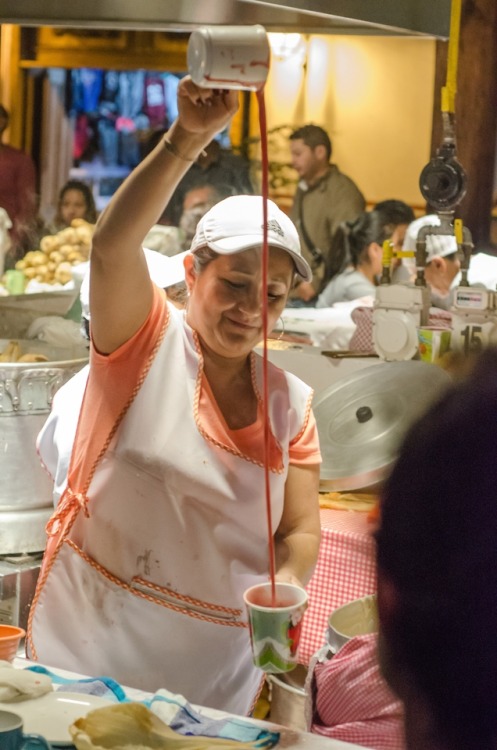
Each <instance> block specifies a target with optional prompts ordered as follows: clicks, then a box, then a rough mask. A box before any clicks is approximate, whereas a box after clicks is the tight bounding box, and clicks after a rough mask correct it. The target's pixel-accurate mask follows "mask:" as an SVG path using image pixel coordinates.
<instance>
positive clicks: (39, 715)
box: [0, 656, 361, 750]
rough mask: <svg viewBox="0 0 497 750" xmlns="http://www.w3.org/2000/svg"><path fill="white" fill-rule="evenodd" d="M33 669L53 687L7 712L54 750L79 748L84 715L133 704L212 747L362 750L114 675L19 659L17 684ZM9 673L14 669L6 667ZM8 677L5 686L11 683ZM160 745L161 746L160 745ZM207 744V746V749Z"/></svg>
mask: <svg viewBox="0 0 497 750" xmlns="http://www.w3.org/2000/svg"><path fill="white" fill-rule="evenodd" d="M21 670H28V671H29V672H33V671H34V673H35V674H37V675H39V676H40V677H41V676H43V677H42V679H43V680H44V681H45V682H46V678H47V677H48V678H49V679H50V681H51V685H48V686H47V688H46V691H45V692H44V694H42V695H38V697H36V698H30V697H29V696H28V695H24V696H22V695H21V696H19V695H18V696H17V697H16V699H15V701H12V700H11V701H7V702H4V703H0V708H1V709H2V710H8V711H12V712H13V713H17V714H18V715H20V716H21V717H22V719H23V721H24V732H33V733H39V734H44V736H45V737H46V739H47V740H48V741H49V742H50V744H51V745H52V747H73V745H72V744H71V735H70V733H69V726H70V725H72V724H73V723H74V722H75V721H76V720H78V724H79V723H80V722H79V719H80V717H83V716H85V715H86V714H88V712H89V711H91V710H94V709H96V708H104V707H106V706H111V705H116V704H120V705H122V706H126V705H128V706H129V705H130V701H132V702H138V703H140V704H142V705H143V706H145V707H147V708H148V709H149V710H150V711H152V713H153V714H154V715H155V716H158V717H159V718H160V719H162V721H164V722H165V723H166V724H167V725H168V726H170V727H172V728H173V729H175V731H176V732H178V733H179V734H182V735H184V736H186V735H190V736H191V735H193V734H195V735H201V736H202V737H205V736H208V737H210V738H211V740H210V742H209V741H208V742H209V745H212V746H215V744H216V743H215V738H219V739H224V740H226V739H232V740H235V742H234V743H233V747H234V748H236V745H237V742H241V743H243V744H240V747H242V748H244V750H246V749H247V748H249V747H253V748H254V749H255V748H271V747H285V748H292V750H361V748H360V746H359V745H353V744H349V743H345V742H340V741H337V740H332V739H326V738H323V737H320V736H318V735H313V734H310V733H308V732H298V731H295V730H291V729H287V728H285V727H282V726H279V725H277V724H272V723H269V722H266V721H261V720H256V719H249V718H247V717H241V716H233V715H231V714H227V713H225V712H223V711H219V710H215V709H210V708H206V707H200V706H190V705H189V704H187V703H186V701H185V699H184V698H183V697H182V696H178V695H173V694H172V693H169V692H168V691H167V690H165V689H163V690H159V691H157V692H156V693H153V694H152V693H146V692H144V691H141V690H136V689H134V688H127V687H123V686H121V685H118V684H117V683H115V682H114V681H113V680H110V679H109V678H108V677H102V676H94V677H87V676H86V677H85V676H84V675H79V674H75V673H73V672H67V671H66V670H62V669H55V668H51V667H47V666H42V665H39V664H37V663H34V662H30V661H28V660H27V659H25V658H23V657H21V656H18V657H17V658H16V659H15V660H14V662H13V665H12V672H13V673H14V672H15V673H16V674H15V676H13V680H12V681H13V682H17V684H19V682H20V680H19V672H20V671H21ZM4 672H5V673H7V678H8V672H9V669H8V668H5V669H4ZM7 678H6V677H5V676H4V678H3V683H5V681H6V680H7V682H8V679H7ZM221 744H222V743H221ZM154 746H155V747H158V746H160V745H154ZM206 746H207V745H206Z"/></svg>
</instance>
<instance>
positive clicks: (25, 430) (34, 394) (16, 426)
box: [0, 339, 88, 628]
mask: <svg viewBox="0 0 497 750" xmlns="http://www.w3.org/2000/svg"><path fill="white" fill-rule="evenodd" d="M8 344H9V340H7V339H5V340H0V352H2V351H4V350H5V348H6V345H8ZM19 346H20V351H21V352H22V353H23V354H28V353H37V354H43V355H44V356H46V357H47V361H46V362H29V363H28V362H0V623H3V624H9V625H18V626H20V627H24V628H25V626H26V623H27V616H28V612H29V606H30V604H31V600H32V597H33V594H34V590H35V587H36V581H37V579H38V574H39V571H40V565H41V558H42V555H43V550H44V548H45V541H46V535H45V525H46V523H47V521H48V519H49V518H50V516H51V514H52V511H53V503H52V481H51V479H50V477H49V476H48V473H47V472H46V471H45V470H44V469H43V468H42V466H41V463H40V459H39V457H38V455H37V453H36V437H37V435H38V433H39V431H40V429H41V427H42V425H43V423H44V422H45V419H46V417H47V414H48V412H49V411H50V407H51V403H52V399H53V396H54V394H55V392H56V391H57V390H58V388H60V386H61V385H63V383H65V382H66V381H67V380H68V379H69V378H70V377H72V375H74V374H75V373H76V372H78V370H80V369H81V368H82V367H83V366H84V365H85V364H86V362H87V361H88V355H87V350H86V347H85V345H84V344H83V343H82V345H81V348H78V347H74V348H73V349H61V348H57V347H51V346H48V345H47V344H45V343H43V342H41V341H33V340H19Z"/></svg>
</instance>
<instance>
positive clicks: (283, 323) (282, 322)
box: [276, 315, 285, 341]
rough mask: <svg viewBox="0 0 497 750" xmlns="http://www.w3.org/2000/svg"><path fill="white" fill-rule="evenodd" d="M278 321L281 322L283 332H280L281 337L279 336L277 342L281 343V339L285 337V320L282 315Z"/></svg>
mask: <svg viewBox="0 0 497 750" xmlns="http://www.w3.org/2000/svg"><path fill="white" fill-rule="evenodd" d="M278 320H281V326H280V328H281V329H282V330H281V331H280V335H279V336H278V338H277V339H276V341H281V339H282V338H283V336H284V335H285V318H282V317H281V315H280V317H279V318H278Z"/></svg>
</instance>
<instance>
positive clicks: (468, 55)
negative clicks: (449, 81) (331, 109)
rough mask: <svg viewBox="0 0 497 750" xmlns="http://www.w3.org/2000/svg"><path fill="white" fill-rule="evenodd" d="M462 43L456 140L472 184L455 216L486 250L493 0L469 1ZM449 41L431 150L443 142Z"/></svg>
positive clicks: (494, 67)
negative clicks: (442, 107)
mask: <svg viewBox="0 0 497 750" xmlns="http://www.w3.org/2000/svg"><path fill="white" fill-rule="evenodd" d="M459 42H460V43H459V62H458V71H457V95H456V142H457V157H458V159H459V161H460V162H461V164H462V166H463V168H464V170H465V172H466V174H467V181H468V187H467V192H466V196H465V198H464V199H463V200H462V201H461V203H460V204H459V206H457V208H456V215H457V216H459V217H460V218H462V219H463V221H464V223H465V224H466V225H467V227H468V228H469V229H470V231H471V233H472V236H473V242H474V243H475V247H476V248H480V249H484V248H487V249H488V247H489V243H490V234H491V213H492V192H493V186H494V171H495V156H496V143H497V3H496V1H495V0H465V2H464V3H463V7H462V17H461V33H460V40H459ZM447 46H448V45H447V43H446V42H437V59H436V76H435V103H434V105H435V106H434V117H433V133H432V155H434V154H435V152H436V149H437V148H438V147H439V146H440V145H441V143H442V118H441V115H440V91H441V87H442V86H443V85H444V83H445V79H446V69H447ZM496 249H497V248H496Z"/></svg>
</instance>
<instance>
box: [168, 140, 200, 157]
mask: <svg viewBox="0 0 497 750" xmlns="http://www.w3.org/2000/svg"><path fill="white" fill-rule="evenodd" d="M162 140H163V143H164V148H165V149H166V151H167V152H168V153H169V154H171V155H172V156H175V157H176V158H177V159H181V160H182V161H188V162H190V163H193V162H194V161H197V159H198V157H199V156H200V155H201V154H205V151H203V150H202V151H201V152H200V154H197V156H194V157H193V158H192V157H190V156H186V154H182V153H181V151H180V150H179V149H178V147H177V146H176V145H175V144H174V143H172V142H171V141H170V140H168V139H167V138H163V139H162Z"/></svg>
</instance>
